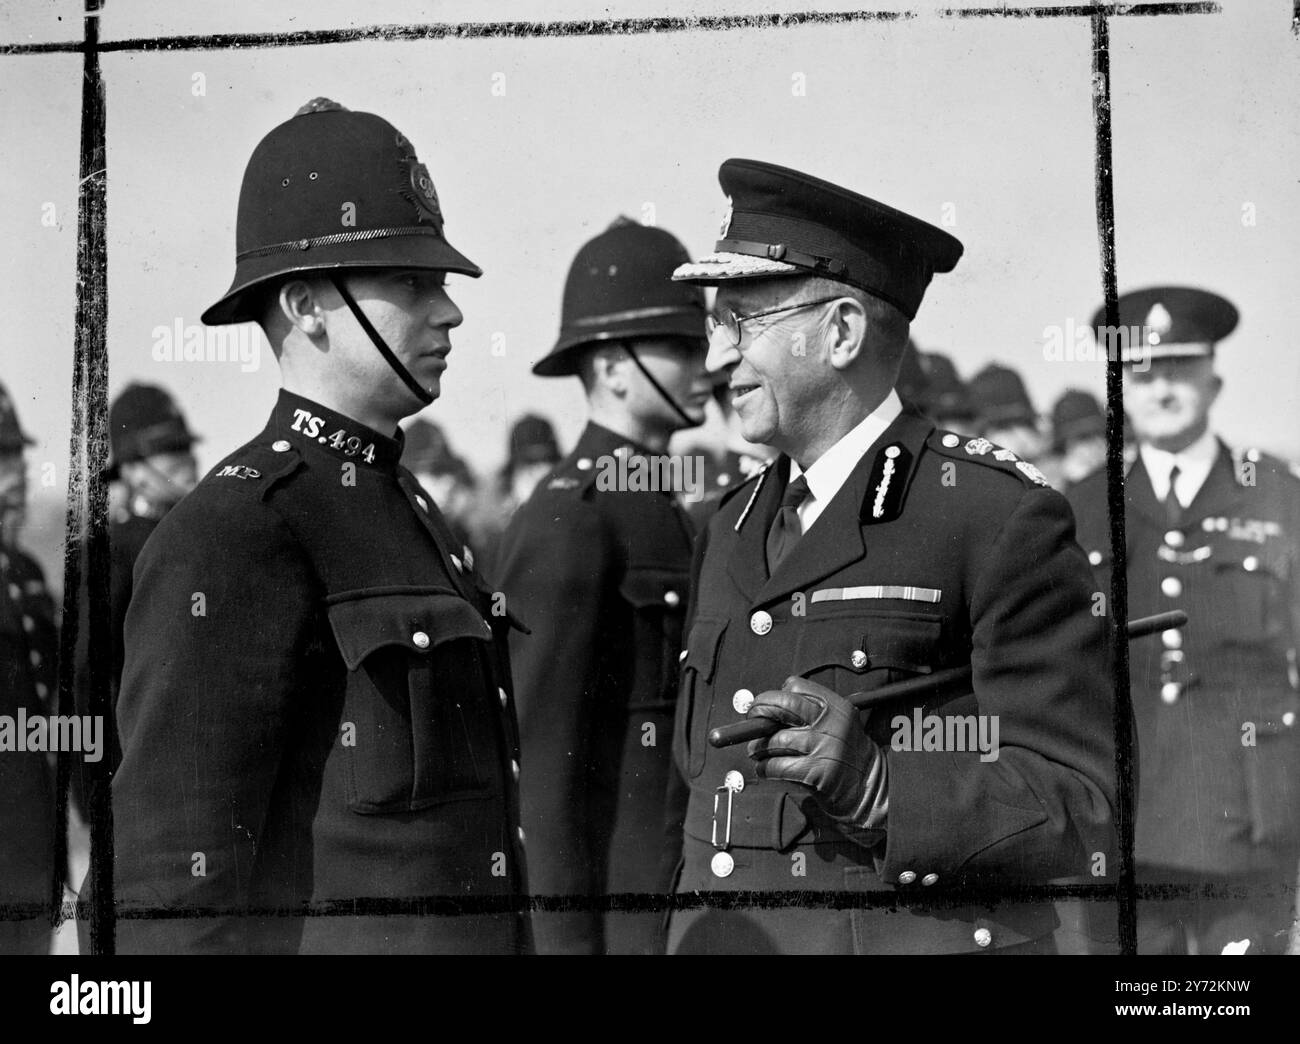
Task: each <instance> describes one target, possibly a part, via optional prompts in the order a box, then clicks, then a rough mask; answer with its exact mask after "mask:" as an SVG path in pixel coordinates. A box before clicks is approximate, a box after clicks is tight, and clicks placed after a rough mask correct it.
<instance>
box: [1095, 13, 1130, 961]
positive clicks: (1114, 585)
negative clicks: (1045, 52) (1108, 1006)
mask: <svg viewBox="0 0 1300 1044" xmlns="http://www.w3.org/2000/svg"><path fill="white" fill-rule="evenodd" d="M1110 106H1111V94H1110V29H1109V25H1108V23H1107V21H1106V16H1105V15H1104V14H1095V15H1093V17H1092V117H1093V127H1094V132H1095V139H1096V206H1097V236H1098V239H1099V241H1100V242H1099V246H1100V255H1101V288H1102V294H1103V296H1104V297H1105V300H1106V324H1107V325H1108V326H1110V327H1112V328H1114V327H1117V326H1118V325H1119V292H1118V290H1117V280H1116V275H1115V186H1114V169H1113V165H1112V159H1111V127H1110ZM1123 382H1124V371H1123V366H1122V365H1121V363H1120V361H1119V358H1118V353H1117V355H1116V358H1114V359H1110V360H1108V361H1107V364H1106V500H1107V504H1108V507H1109V513H1110V552H1111V563H1112V567H1111V574H1110V622H1111V636H1112V641H1113V643H1114V649H1115V659H1114V674H1115V678H1114V682H1115V718H1114V727H1115V769H1116V775H1117V777H1118V781H1119V807H1118V808H1117V809H1116V815H1117V819H1118V823H1117V826H1118V828H1119V846H1120V867H1119V888H1118V893H1117V899H1118V912H1119V944H1120V952H1121V953H1126V954H1128V953H1133V952H1135V950H1136V948H1137V905H1136V893H1135V888H1134V886H1135V877H1134V871H1133V814H1134V809H1135V807H1136V804H1137V801H1136V798H1137V795H1136V794H1134V792H1133V782H1134V779H1135V773H1134V771H1133V754H1134V742H1133V713H1132V710H1133V704H1132V695H1131V693H1130V692H1129V677H1128V638H1127V637H1126V629H1127V627H1128V576H1127V569H1128V558H1127V552H1126V547H1125V543H1124V383H1123Z"/></svg>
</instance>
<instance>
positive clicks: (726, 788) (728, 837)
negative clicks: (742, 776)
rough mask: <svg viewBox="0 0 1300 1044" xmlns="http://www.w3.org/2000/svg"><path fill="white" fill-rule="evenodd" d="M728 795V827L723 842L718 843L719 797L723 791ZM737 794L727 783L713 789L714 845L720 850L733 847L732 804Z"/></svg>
mask: <svg viewBox="0 0 1300 1044" xmlns="http://www.w3.org/2000/svg"><path fill="white" fill-rule="evenodd" d="M724 791H725V792H726V795H727V827H726V830H725V832H724V836H723V839H722V844H718V799H719V798H720V797H721V796H722V794H723V792H724ZM735 796H736V792H735V790H733V789H732V788H731V787H729V786H727V785H726V784H725V783H724V784H723V785H722V786H720V787H717V788H716V789H715V790H714V791H713V847H714V848H716V849H717V850H718V851H719V852H725V851H726V850H727V849H728V848H730V847H731V806H732V802H733V801H734V799H735Z"/></svg>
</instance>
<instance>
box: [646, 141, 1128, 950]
mask: <svg viewBox="0 0 1300 1044" xmlns="http://www.w3.org/2000/svg"><path fill="white" fill-rule="evenodd" d="M719 180H720V181H721V183H722V189H723V192H724V193H726V195H727V196H728V197H730V208H729V210H728V217H727V219H726V220H724V222H723V232H722V238H721V240H720V241H719V242H718V243H717V245H716V248H715V250H714V252H713V253H711V254H710V255H709V256H707V257H705V258H703V259H701V260H700V261H698V262H696V263H693V264H688V265H683V266H682V267H681V268H679V269H678V270H677V272H676V273H675V276H674V278H676V279H680V280H683V281H689V282H695V283H706V284H715V285H716V286H717V287H718V291H717V299H716V303H715V312H714V315H713V317H712V318H711V320H710V330H711V337H710V342H709V358H708V367H709V369H710V371H711V372H714V373H719V372H721V373H725V374H726V377H727V383H728V385H729V387H730V389H731V394H732V404H733V406H734V408H735V409H736V411H737V412H738V414H739V416H740V420H741V425H742V431H743V434H744V435H745V437H746V438H747V439H749V440H751V441H754V442H760V443H765V444H769V445H771V446H773V447H775V448H776V449H777V450H779V451H780V453H779V456H778V457H777V458H776V460H775V461H774V462H773V463H772V464H771V465H770V466H769V467H767V468H766V469H764V470H763V471H762V472H761V473H760V474H759V475H757V476H755V477H754V478H753V479H751V480H750V481H749V482H746V483H744V484H742V485H741V486H739V487H737V488H736V489H735V491H734V492H733V493H732V495H731V496H730V497H729V498H726V499H724V501H723V503H722V506H721V508H720V509H719V511H718V512H717V514H716V515H714V517H713V519H712V521H711V522H710V524H709V528H708V530H707V531H706V532H705V533H704V534H703V535H702V537H701V539H700V546H699V548H698V550H697V554H696V558H695V575H694V579H693V584H692V609H691V627H690V632H689V636H688V638H687V641H686V650H685V656H684V661H683V679H682V685H681V690H680V696H679V700H678V707H677V717H676V729H675V734H674V751H675V754H676V762H677V765H678V768H679V769H680V772H681V775H682V779H683V780H684V781H685V783H686V784H687V786H688V787H689V798H688V800H687V803H686V806H685V808H684V810H683V831H682V835H683V836H682V859H681V864H680V873H679V876H678V880H677V884H676V888H677V891H679V892H681V893H695V892H701V893H728V894H729V895H730V896H732V897H735V894H736V893H740V892H744V893H750V892H780V893H782V894H788V893H790V891H791V890H795V891H807V892H812V893H817V892H826V893H836V894H837V895H839V894H842V893H843V892H845V891H846V890H847V891H851V892H861V893H867V892H871V893H880V895H881V898H882V899H883V900H884V901H883V902H882V903H871V904H866V903H864V904H862V905H861V906H860V907H859V906H858V905H857V904H852V903H849V904H846V903H843V902H842V901H836V902H833V903H828V902H822V901H820V900H818V899H817V898H816V897H815V895H814V896H813V897H810V901H809V902H803V901H783V902H782V903H780V904H749V903H744V904H734V905H733V904H730V903H724V904H720V905H718V906H717V907H716V908H714V909H687V910H682V911H677V912H674V913H673V914H672V919H671V924H670V930H669V940H668V944H669V949H670V952H679V953H691V952H707V953H734V952H769V951H779V952H854V951H858V952H873V953H885V952H904V953H917V952H971V953H978V952H993V951H999V952H1015V951H1018V950H1019V951H1023V950H1030V951H1039V950H1044V949H1047V950H1050V949H1051V947H1052V936H1051V933H1052V931H1053V929H1054V928H1055V926H1056V919H1055V916H1054V914H1053V912H1052V909H1051V905H1050V903H1035V902H1027V901H1025V900H1024V898H1023V889H1024V886H1025V885H1027V884H1035V883H1041V882H1044V881H1046V880H1048V879H1050V878H1052V877H1055V876H1061V875H1064V874H1068V873H1079V872H1083V871H1084V868H1085V867H1087V866H1088V865H1089V862H1090V860H1092V859H1093V856H1094V853H1095V852H1097V851H1099V850H1103V851H1104V850H1106V846H1108V845H1109V843H1110V840H1111V813H1110V807H1111V803H1112V801H1113V798H1114V793H1115V784H1114V778H1113V775H1114V767H1113V747H1112V744H1111V742H1110V735H1111V720H1112V719H1111V715H1112V699H1111V693H1110V690H1109V686H1108V684H1107V680H1106V679H1107V675H1106V669H1105V668H1106V663H1107V660H1106V654H1107V649H1106V625H1105V621H1104V620H1098V619H1096V618H1094V617H1093V616H1092V614H1091V612H1090V607H1091V604H1092V603H1091V595H1092V591H1093V590H1094V583H1093V580H1092V577H1091V575H1090V571H1089V569H1088V563H1087V560H1086V559H1085V557H1084V555H1083V553H1082V551H1081V550H1080V549H1079V547H1078V545H1077V544H1075V542H1074V540H1073V539H1072V534H1073V522H1072V519H1071V516H1070V511H1069V508H1068V506H1067V505H1066V503H1065V500H1064V499H1063V498H1062V497H1061V496H1060V495H1059V494H1057V493H1055V492H1053V491H1052V490H1050V489H1047V488H1045V487H1044V486H1043V484H1042V479H1041V476H1039V475H1038V472H1037V470H1036V469H1035V468H1034V467H1033V466H1032V465H1030V464H1028V463H1026V462H1024V461H1021V460H1019V459H1018V458H1017V457H1016V455H1015V454H1013V453H1010V452H1008V451H1006V450H1001V449H999V448H998V447H996V446H994V445H993V444H992V443H990V442H988V441H987V440H984V439H978V438H971V439H968V438H966V437H962V436H959V435H957V434H955V433H952V432H944V431H937V430H935V428H934V425H933V424H931V423H930V422H929V421H927V420H925V419H923V418H922V417H921V416H920V415H919V414H917V413H915V412H913V411H911V410H908V409H904V408H903V406H902V404H901V402H900V401H899V397H898V394H897V392H896V391H895V390H894V386H895V383H896V381H897V376H898V369H899V364H900V357H901V355H902V353H903V350H904V347H905V345H906V343H907V337H908V331H909V323H910V320H911V319H912V318H913V317H914V316H915V315H916V313H917V310H918V308H919V307H920V304H921V300H922V298H923V296H924V294H925V291H926V288H927V287H928V285H929V283H930V280H931V277H932V276H933V275H935V274H936V273H944V272H948V271H951V270H952V269H953V267H954V266H955V265H956V263H957V260H958V258H959V257H960V256H961V253H962V246H961V244H960V243H959V242H958V241H957V240H955V239H954V238H953V237H952V236H950V235H948V234H947V233H945V232H943V231H942V230H940V229H938V228H935V227H933V226H931V225H929V224H927V223H926V222H924V221H920V220H918V219H917V218H914V217H912V216H910V215H908V214H905V213H902V212H901V211H898V210H895V209H893V208H891V207H888V206H885V205H884V204H882V203H879V202H877V201H875V200H873V199H869V198H867V197H866V196H862V195H859V194H858V193H855V192H851V191H849V190H847V189H845V188H841V187H840V186H837V185H833V184H830V183H828V182H826V181H823V180H821V179H818V178H815V177H812V176H810V175H807V174H803V173H800V172H798V171H794V170H789V169H786V168H782V167H777V166H773V165H772V164H768V163H760V162H756V161H753V160H728V161H727V162H725V163H724V164H723V165H722V168H721V171H720V172H719ZM945 476H947V478H945ZM954 479H955V481H954ZM964 665H969V666H970V667H971V669H972V671H973V681H972V687H973V692H970V693H962V692H961V691H958V692H957V693H954V694H953V699H952V700H951V702H948V703H941V702H939V701H936V700H935V699H933V698H931V699H928V700H927V699H925V698H924V697H917V698H915V699H914V700H906V699H905V700H901V701H899V702H898V703H896V704H893V705H891V706H882V707H881V708H879V709H878V710H875V711H871V712H862V711H859V710H857V709H856V707H855V706H854V704H852V703H850V702H849V700H848V699H847V697H848V696H849V695H850V694H852V693H859V692H863V691H866V690H872V689H876V688H879V687H880V686H881V685H882V684H885V683H887V682H893V681H899V680H901V679H905V678H912V677H917V676H920V675H926V674H929V673H931V672H935V671H940V670H943V669H946V668H950V667H962V666H964ZM923 703H924V707H925V710H926V711H927V712H933V713H942V714H946V715H952V716H955V719H954V720H960V719H961V718H962V717H963V716H967V715H969V716H970V718H969V720H970V721H976V720H979V721H983V722H984V723H985V726H986V727H988V728H990V729H991V728H992V723H993V722H994V721H997V722H998V723H999V724H1000V729H1001V733H1000V744H999V743H994V742H993V741H992V740H988V741H987V742H986V743H985V744H984V746H983V748H982V749H983V750H984V753H981V752H980V750H977V749H975V748H976V746H977V744H976V743H974V742H971V743H969V744H968V743H966V742H965V741H963V742H961V743H958V742H957V741H956V740H955V739H954V740H952V741H951V742H950V743H949V744H948V745H947V747H946V748H945V749H943V750H941V751H936V750H934V749H933V745H931V746H930V749H928V750H927V749H925V747H926V744H925V743H924V742H923V741H922V739H921V737H920V736H919V735H918V736H916V737H915V738H913V737H912V735H911V723H912V721H913V717H914V715H915V717H916V718H920V717H921V714H922V704H923ZM755 722H757V723H758V724H759V725H760V726H765V727H766V728H767V729H768V730H770V732H771V733H773V734H770V735H767V736H765V737H763V738H759V739H755V740H753V741H752V742H751V743H750V744H749V745H748V746H740V745H732V746H722V747H715V746H713V745H712V744H711V743H710V742H709V740H708V738H707V737H708V735H709V733H710V731H711V730H714V729H717V728H720V727H725V726H733V725H737V724H743V723H755ZM918 732H919V730H918ZM995 749H996V753H995V752H994V751H995ZM994 759H996V760H994ZM1111 862H1113V860H1112V861H1111ZM1000 889H1005V892H1000V891H999V890H1000ZM973 892H977V893H978V894H980V895H982V896H983V897H984V899H985V901H984V902H982V903H978V904H976V903H973V902H971V900H970V899H969V898H963V896H966V897H969V896H971V895H972V893H973ZM999 896H1004V898H992V899H991V901H990V897H999ZM899 908H901V909H899Z"/></svg>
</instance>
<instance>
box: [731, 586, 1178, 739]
mask: <svg viewBox="0 0 1300 1044" xmlns="http://www.w3.org/2000/svg"><path fill="white" fill-rule="evenodd" d="M1186 623H1187V614H1186V613H1185V612H1183V611H1182V610H1181V609H1173V610H1171V611H1170V612H1167V613H1156V615H1155V616H1144V617H1142V618H1141V619H1138V620H1132V621H1130V622H1129V625H1128V628H1127V632H1126V633H1127V635H1128V638H1129V640H1130V641H1131V640H1132V639H1134V638H1145V637H1147V635H1151V634H1155V633H1156V632H1157V631H1168V630H1172V629H1175V628H1179V627H1183V626H1185V625H1186ZM970 680H971V665H970V664H969V663H966V664H962V666H960V667H951V668H949V669H948V670H946V671H935V672H934V673H933V674H926V675H922V676H921V677H919V678H908V679H907V680H906V681H901V682H895V683H894V684H892V685H882V686H881V687H880V688H878V689H871V690H870V691H868V692H855V693H853V694H852V695H851V696H848V697H846V699H848V701H849V702H850V703H851V704H853V706H855V707H857V708H858V710H863V709H865V708H867V707H874V706H875V705H876V704H877V703H885V702H887V701H889V700H897V699H902V698H903V697H905V696H909V697H912V698H913V699H915V698H916V697H918V696H920V697H928V696H934V695H937V694H938V693H941V692H946V691H947V690H949V689H957V688H965V687H966V686H968V685H970ZM787 727H788V726H786V725H783V724H781V723H780V722H778V721H773V720H772V719H771V718H746V719H745V720H744V721H738V722H736V723H735V724H734V725H723V726H721V727H719V728H716V729H711V730H710V731H709V744H710V745H711V746H714V747H734V746H735V745H736V744H737V743H748V742H749V741H750V740H756V739H762V738H763V737H764V736H771V735H773V734H774V733H777V732H780V731H781V730H782V729H784V728H787Z"/></svg>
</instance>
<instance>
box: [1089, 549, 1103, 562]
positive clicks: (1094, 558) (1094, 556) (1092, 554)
mask: <svg viewBox="0 0 1300 1044" xmlns="http://www.w3.org/2000/svg"><path fill="white" fill-rule="evenodd" d="M1088 564H1089V565H1101V552H1100V551H1089V552H1088Z"/></svg>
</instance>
